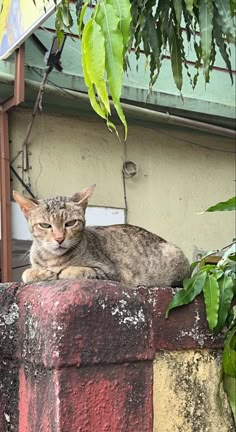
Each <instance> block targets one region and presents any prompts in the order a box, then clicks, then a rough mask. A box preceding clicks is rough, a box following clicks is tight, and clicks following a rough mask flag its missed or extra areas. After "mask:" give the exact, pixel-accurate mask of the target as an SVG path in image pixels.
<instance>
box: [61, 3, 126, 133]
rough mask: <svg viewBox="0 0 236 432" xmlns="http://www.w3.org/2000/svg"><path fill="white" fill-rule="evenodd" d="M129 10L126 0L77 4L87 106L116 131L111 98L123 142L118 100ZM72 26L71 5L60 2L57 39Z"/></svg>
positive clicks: (123, 119) (121, 117) (121, 113)
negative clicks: (111, 118) (112, 117)
mask: <svg viewBox="0 0 236 432" xmlns="http://www.w3.org/2000/svg"><path fill="white" fill-rule="evenodd" d="M130 8H131V6H130V1H129V0H99V1H98V2H97V3H96V6H95V8H93V9H91V3H90V2H88V1H87V2H85V3H83V2H82V1H80V0H79V1H77V2H76V13H77V24H78V34H79V36H80V38H81V42H82V68H83V74H84V80H85V84H86V86H87V88H88V96H89V99H90V103H91V105H92V107H93V109H94V111H95V112H96V113H97V114H98V115H99V116H100V117H102V118H103V119H105V120H106V123H107V126H108V128H109V129H115V131H116V127H115V125H114V123H112V122H111V120H110V115H111V107H110V97H111V99H112V101H113V105H114V108H115V110H116V112H117V114H118V116H119V118H120V120H121V122H122V123H123V125H124V130H125V134H124V135H125V139H126V137H127V122H126V119H125V116H124V113H123V110H122V107H121V103H120V98H121V90H122V79H123V71H124V63H125V54H126V51H127V49H128V46H129V40H130V34H131V33H130V24H131V12H130ZM87 11H89V13H88V14H87V13H86V12H87ZM88 15H89V18H88ZM84 21H85V22H84ZM72 25H73V19H72V15H71V10H70V2H69V0H62V2H61V5H60V6H59V8H58V10H57V15H56V31H57V36H58V38H59V39H61V35H62V34H63V32H64V31H67V32H69V31H70V28H71V26H72ZM116 132H117V131H116Z"/></svg>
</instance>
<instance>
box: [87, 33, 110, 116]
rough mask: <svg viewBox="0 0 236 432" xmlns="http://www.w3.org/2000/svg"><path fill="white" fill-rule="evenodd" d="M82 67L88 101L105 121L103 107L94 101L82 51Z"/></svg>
mask: <svg viewBox="0 0 236 432" xmlns="http://www.w3.org/2000/svg"><path fill="white" fill-rule="evenodd" d="M83 43H84V42H83V39H82V46H83ZM82 67H83V74H84V81H85V84H86V86H87V87H88V96H89V100H90V103H91V105H92V107H93V109H94V111H95V112H96V113H97V114H98V115H99V116H100V117H102V118H104V119H107V112H106V110H105V107H104V105H102V104H101V105H100V104H99V102H98V101H97V99H96V95H95V91H94V85H93V83H92V81H91V80H90V76H89V73H88V70H87V65H86V58H85V54H84V51H83V55H82Z"/></svg>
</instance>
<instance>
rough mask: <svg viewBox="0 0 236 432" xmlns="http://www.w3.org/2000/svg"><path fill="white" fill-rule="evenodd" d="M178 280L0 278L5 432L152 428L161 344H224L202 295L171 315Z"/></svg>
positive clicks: (0, 430) (1, 429) (0, 399)
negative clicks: (163, 283) (5, 281)
mask: <svg viewBox="0 0 236 432" xmlns="http://www.w3.org/2000/svg"><path fill="white" fill-rule="evenodd" d="M172 296H173V290H172V289H171V288H165V289H161V288H152V289H139V290H132V289H131V290H130V289H126V288H124V287H122V286H120V285H119V284H116V283H112V282H107V281H60V282H56V283H55V282H45V283H38V284H34V285H26V286H24V285H23V284H19V285H17V284H12V285H8V286H5V285H0V432H10V431H11V432H151V431H152V421H153V415H152V360H153V358H154V356H155V351H156V350H159V349H170V350H171V349H172V350H176V349H191V348H193V349H194V348H201V347H203V346H204V347H211V348H215V347H221V346H222V341H221V340H220V339H219V338H218V339H215V338H213V337H212V335H210V334H209V331H208V329H207V324H206V321H205V315H204V314H205V313H204V307H203V301H202V298H201V297H200V298H198V299H197V300H196V301H195V303H193V304H191V305H189V306H186V307H184V308H179V309H176V310H174V311H173V312H171V313H170V318H169V319H168V320H166V319H165V310H166V308H167V305H168V304H169V302H170V300H171V298H172Z"/></svg>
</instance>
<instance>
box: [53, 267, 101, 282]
mask: <svg viewBox="0 0 236 432" xmlns="http://www.w3.org/2000/svg"><path fill="white" fill-rule="evenodd" d="M96 276H97V274H96V271H95V270H93V269H92V268H90V267H73V266H69V267H66V268H65V269H64V270H62V271H61V273H59V279H96Z"/></svg>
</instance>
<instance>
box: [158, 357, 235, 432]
mask: <svg viewBox="0 0 236 432" xmlns="http://www.w3.org/2000/svg"><path fill="white" fill-rule="evenodd" d="M219 376H220V352H219V351H209V350H201V351H180V352H176V351H175V352H167V351H165V352H158V353H157V354H156V359H155V362H154V432H216V431H218V430H219V431H220V432H233V431H234V430H235V429H234V426H233V420H232V417H231V413H230V409H229V405H228V402H227V399H226V397H225V395H223V398H219V395H218V384H219Z"/></svg>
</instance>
